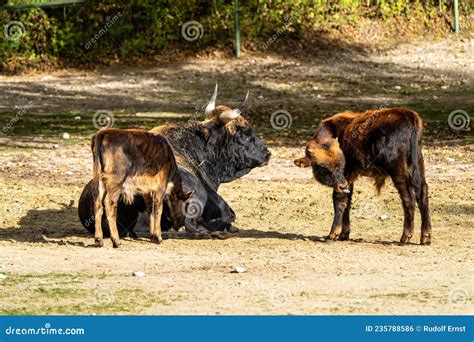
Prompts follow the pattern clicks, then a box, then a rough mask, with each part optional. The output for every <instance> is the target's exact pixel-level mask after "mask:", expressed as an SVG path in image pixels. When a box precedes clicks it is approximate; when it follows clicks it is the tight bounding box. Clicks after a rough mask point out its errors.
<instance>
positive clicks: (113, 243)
mask: <svg viewBox="0 0 474 342" xmlns="http://www.w3.org/2000/svg"><path fill="white" fill-rule="evenodd" d="M121 244H122V243H121V242H120V240H118V239H112V246H114V248H119V247H120V245H121Z"/></svg>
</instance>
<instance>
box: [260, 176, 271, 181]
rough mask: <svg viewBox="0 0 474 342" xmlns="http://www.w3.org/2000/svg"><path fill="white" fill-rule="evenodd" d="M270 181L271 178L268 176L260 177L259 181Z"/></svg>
mask: <svg viewBox="0 0 474 342" xmlns="http://www.w3.org/2000/svg"><path fill="white" fill-rule="evenodd" d="M271 179H272V177H269V176H263V177H260V180H261V181H269V180H271Z"/></svg>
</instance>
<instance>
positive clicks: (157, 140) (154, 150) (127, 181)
mask: <svg viewBox="0 0 474 342" xmlns="http://www.w3.org/2000/svg"><path fill="white" fill-rule="evenodd" d="M91 147H92V154H93V157H94V181H95V182H96V183H97V184H98V191H97V192H96V193H95V194H94V212H95V241H96V244H97V245H98V246H101V247H102V246H103V231H102V215H103V207H104V206H105V213H106V217H107V221H108V223H109V228H110V237H111V239H112V244H113V246H114V247H115V248H116V247H118V246H119V245H120V238H119V234H118V230H117V206H118V203H119V200H120V199H122V200H123V201H124V202H125V204H131V203H133V202H134V199H135V196H136V195H141V196H143V198H144V200H145V203H146V207H147V210H148V213H149V214H150V234H151V239H152V241H154V242H157V243H160V242H161V241H162V236H161V225H160V220H161V213H162V210H163V200H164V197H165V195H166V196H167V203H168V206H169V209H170V214H171V216H172V217H178V215H179V214H180V213H178V212H177V211H179V210H180V208H181V205H180V204H179V203H176V202H177V201H179V200H186V199H187V198H188V195H185V194H183V191H182V185H181V178H180V177H179V174H178V172H177V166H176V161H175V158H174V154H173V150H172V149H171V146H170V145H169V143H168V141H167V140H166V138H165V137H163V136H162V135H159V134H152V133H150V132H148V131H144V130H121V129H113V128H109V129H103V130H101V131H99V132H98V133H97V134H96V135H94V137H93V138H92V146H91ZM173 187H174V190H175V191H172V189H173ZM173 204H174V205H173Z"/></svg>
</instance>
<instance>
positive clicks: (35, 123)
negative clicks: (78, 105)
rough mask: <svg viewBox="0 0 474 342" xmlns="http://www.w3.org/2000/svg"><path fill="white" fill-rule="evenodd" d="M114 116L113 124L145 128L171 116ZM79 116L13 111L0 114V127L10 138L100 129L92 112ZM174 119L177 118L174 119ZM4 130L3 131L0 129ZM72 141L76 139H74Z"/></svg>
mask: <svg viewBox="0 0 474 342" xmlns="http://www.w3.org/2000/svg"><path fill="white" fill-rule="evenodd" d="M111 114H112V115H113V117H114V127H116V128H130V127H134V128H143V129H151V128H153V127H155V126H158V125H161V124H163V123H165V122H166V121H170V119H169V118H163V119H157V118H143V117H135V116H131V115H127V114H123V113H120V112H111ZM79 116H80V119H79V120H77V119H75V117H76V115H74V114H64V113H59V114H41V115H39V114H38V115H28V114H25V115H24V116H21V117H16V114H15V113H14V112H13V113H12V112H1V113H0V127H1V128H2V129H3V127H7V128H8V129H6V130H5V131H3V133H4V134H5V135H7V136H11V137H17V136H18V137H20V136H21V137H38V136H43V137H47V138H57V139H60V138H61V135H62V134H63V133H64V132H68V133H69V134H73V135H79V136H88V135H91V134H94V133H95V132H97V128H96V127H94V124H93V121H92V119H93V116H94V114H93V113H88V114H80V115H79ZM173 121H175V120H174V119H173ZM0 132H1V130H0ZM72 141H73V140H72ZM63 142H65V143H70V142H71V140H69V141H68V140H63Z"/></svg>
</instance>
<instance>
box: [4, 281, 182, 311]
mask: <svg viewBox="0 0 474 342" xmlns="http://www.w3.org/2000/svg"><path fill="white" fill-rule="evenodd" d="M108 277H110V276H109V275H107V274H100V275H91V276H89V275H76V276H73V275H69V274H63V273H52V274H44V275H34V274H27V275H18V276H9V277H8V278H6V279H5V280H3V281H2V282H1V283H0V284H1V286H2V287H3V291H2V293H1V295H0V302H1V303H2V304H1V305H0V314H1V315H48V314H59V315H70V314H92V313H94V314H111V313H141V312H142V310H143V309H145V308H150V307H152V306H169V305H173V303H174V302H176V301H180V300H181V299H182V298H183V296H182V295H179V294H176V295H175V294H172V295H171V296H170V295H169V294H165V293H163V292H146V291H145V290H144V289H142V288H119V289H109V288H107V287H103V288H94V287H91V288H90V289H89V288H87V289H84V288H78V287H77V285H78V284H81V283H83V282H84V281H85V280H88V279H105V278H108Z"/></svg>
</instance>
